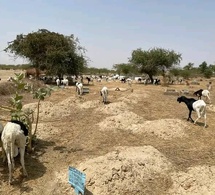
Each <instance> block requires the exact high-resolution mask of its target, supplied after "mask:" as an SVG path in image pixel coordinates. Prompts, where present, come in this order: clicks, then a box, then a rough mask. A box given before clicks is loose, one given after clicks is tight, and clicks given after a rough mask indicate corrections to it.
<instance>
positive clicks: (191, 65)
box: [183, 62, 194, 70]
mask: <svg viewBox="0 0 215 195" xmlns="http://www.w3.org/2000/svg"><path fill="white" fill-rule="evenodd" d="M193 66H194V63H191V62H189V63H188V64H187V65H186V66H184V68H183V69H184V70H191V69H192V68H193Z"/></svg>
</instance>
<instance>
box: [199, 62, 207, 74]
mask: <svg viewBox="0 0 215 195" xmlns="http://www.w3.org/2000/svg"><path fill="white" fill-rule="evenodd" d="M207 68H208V65H207V62H205V61H204V62H202V63H201V64H200V65H199V69H200V71H201V73H204V72H205V71H206V69H207Z"/></svg>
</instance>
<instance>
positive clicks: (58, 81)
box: [56, 78, 60, 87]
mask: <svg viewBox="0 0 215 195" xmlns="http://www.w3.org/2000/svg"><path fill="white" fill-rule="evenodd" d="M56 84H57V86H58V87H59V86H60V79H59V78H57V79H56Z"/></svg>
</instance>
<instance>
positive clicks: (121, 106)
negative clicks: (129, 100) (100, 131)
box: [95, 102, 129, 115]
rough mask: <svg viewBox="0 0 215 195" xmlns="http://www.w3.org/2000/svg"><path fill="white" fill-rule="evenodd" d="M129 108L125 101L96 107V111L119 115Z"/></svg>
mask: <svg viewBox="0 0 215 195" xmlns="http://www.w3.org/2000/svg"><path fill="white" fill-rule="evenodd" d="M128 109H129V107H128V105H127V104H126V103H125V102H114V103H111V104H108V105H102V106H101V107H99V108H97V109H95V111H96V112H102V113H104V114H110V115H118V114H120V113H122V112H125V111H127V110H128Z"/></svg>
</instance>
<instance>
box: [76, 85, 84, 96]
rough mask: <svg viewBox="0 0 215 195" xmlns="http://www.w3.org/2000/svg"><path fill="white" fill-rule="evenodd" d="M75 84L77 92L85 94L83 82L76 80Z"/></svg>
mask: <svg viewBox="0 0 215 195" xmlns="http://www.w3.org/2000/svg"><path fill="white" fill-rule="evenodd" d="M75 85H76V92H78V94H79V95H82V94H83V84H82V83H79V82H76V84H75Z"/></svg>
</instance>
